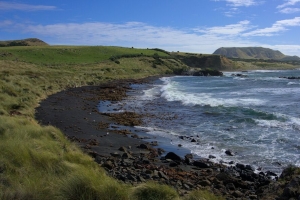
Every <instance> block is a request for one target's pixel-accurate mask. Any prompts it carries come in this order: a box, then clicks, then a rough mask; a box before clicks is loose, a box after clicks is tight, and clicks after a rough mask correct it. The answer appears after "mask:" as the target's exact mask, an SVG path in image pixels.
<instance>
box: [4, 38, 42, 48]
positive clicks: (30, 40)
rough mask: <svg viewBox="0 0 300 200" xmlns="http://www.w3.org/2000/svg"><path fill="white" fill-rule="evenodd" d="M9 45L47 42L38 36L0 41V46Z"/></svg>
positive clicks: (30, 44) (36, 44)
mask: <svg viewBox="0 0 300 200" xmlns="http://www.w3.org/2000/svg"><path fill="white" fill-rule="evenodd" d="M11 46H48V44H47V43H46V42H44V41H42V40H40V39H38V38H28V39H23V40H6V41H0V47H11Z"/></svg>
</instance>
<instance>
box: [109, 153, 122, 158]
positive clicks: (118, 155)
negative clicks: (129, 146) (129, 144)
mask: <svg viewBox="0 0 300 200" xmlns="http://www.w3.org/2000/svg"><path fill="white" fill-rule="evenodd" d="M110 155H111V156H112V157H116V158H119V157H121V154H119V153H118V152H114V153H111V154H110Z"/></svg>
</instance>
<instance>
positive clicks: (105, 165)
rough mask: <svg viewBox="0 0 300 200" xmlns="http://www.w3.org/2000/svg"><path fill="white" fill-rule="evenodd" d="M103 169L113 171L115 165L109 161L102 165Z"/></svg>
mask: <svg viewBox="0 0 300 200" xmlns="http://www.w3.org/2000/svg"><path fill="white" fill-rule="evenodd" d="M102 167H105V168H107V169H109V170H111V169H112V168H113V167H114V165H113V163H112V162H111V161H110V160H109V161H105V162H104V163H103V164H102Z"/></svg>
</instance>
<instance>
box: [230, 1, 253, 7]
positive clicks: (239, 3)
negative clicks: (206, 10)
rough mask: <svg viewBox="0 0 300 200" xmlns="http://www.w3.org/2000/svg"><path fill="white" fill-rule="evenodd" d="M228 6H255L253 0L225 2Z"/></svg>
mask: <svg viewBox="0 0 300 200" xmlns="http://www.w3.org/2000/svg"><path fill="white" fill-rule="evenodd" d="M226 2H228V4H229V5H230V6H233V7H240V6H247V7H248V6H253V5H255V4H256V2H255V1H254V0H226Z"/></svg>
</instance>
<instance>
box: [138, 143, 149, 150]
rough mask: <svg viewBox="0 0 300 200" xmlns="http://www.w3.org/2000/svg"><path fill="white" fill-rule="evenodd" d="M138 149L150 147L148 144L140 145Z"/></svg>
mask: <svg viewBox="0 0 300 200" xmlns="http://www.w3.org/2000/svg"><path fill="white" fill-rule="evenodd" d="M137 148H140V149H148V150H149V149H150V147H149V145H147V144H140V145H139V146H137Z"/></svg>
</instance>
